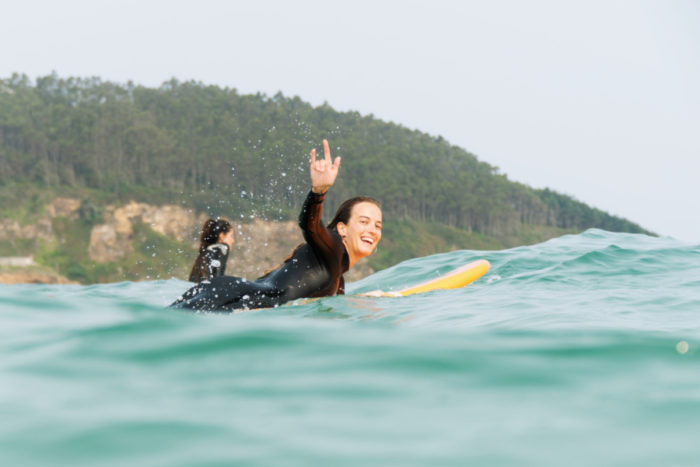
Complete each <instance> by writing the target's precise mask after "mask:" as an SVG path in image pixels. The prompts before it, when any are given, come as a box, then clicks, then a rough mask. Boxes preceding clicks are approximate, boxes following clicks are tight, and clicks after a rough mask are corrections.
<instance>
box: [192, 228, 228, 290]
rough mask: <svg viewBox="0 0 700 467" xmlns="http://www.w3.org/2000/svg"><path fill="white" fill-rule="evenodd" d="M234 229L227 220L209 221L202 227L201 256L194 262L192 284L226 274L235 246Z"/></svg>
mask: <svg viewBox="0 0 700 467" xmlns="http://www.w3.org/2000/svg"><path fill="white" fill-rule="evenodd" d="M234 243H236V240H235V238H234V237H233V227H232V226H231V223H230V222H229V221H227V220H225V219H220V218H218V217H217V218H216V219H208V220H207V221H206V222H205V223H204V225H203V226H202V234H201V235H200V236H199V255H198V256H197V259H196V260H195V261H194V266H192V272H190V277H189V280H190V282H202V281H205V280H210V279H212V278H214V277H217V276H223V275H224V273H225V272H226V262H227V261H228V254H229V251H230V250H231V248H232V247H233V244H234Z"/></svg>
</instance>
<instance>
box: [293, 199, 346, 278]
mask: <svg viewBox="0 0 700 467" xmlns="http://www.w3.org/2000/svg"><path fill="white" fill-rule="evenodd" d="M324 198H325V194H318V193H314V192H313V191H309V194H308V195H307V196H306V200H305V201H304V206H303V207H302V208H301V213H300V214H299V227H300V228H301V233H302V234H303V235H304V240H306V243H308V244H309V245H311V248H313V250H314V252H315V253H316V254H317V255H318V256H319V258H320V259H322V260H323V261H324V262H325V263H326V264H327V265H331V264H334V262H337V258H339V254H340V255H342V251H340V252H339V251H338V245H336V244H335V242H334V241H333V237H332V236H331V232H330V231H329V230H328V229H327V228H326V227H325V226H324V225H323V222H322V220H321V214H322V210H323V199H324Z"/></svg>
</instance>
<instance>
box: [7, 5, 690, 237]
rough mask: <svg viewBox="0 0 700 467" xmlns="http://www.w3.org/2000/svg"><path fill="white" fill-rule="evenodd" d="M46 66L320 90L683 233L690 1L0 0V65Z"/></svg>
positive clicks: (307, 94)
mask: <svg viewBox="0 0 700 467" xmlns="http://www.w3.org/2000/svg"><path fill="white" fill-rule="evenodd" d="M52 71H56V72H57V73H58V74H59V75H60V76H62V77H69V76H76V77H77V76H81V77H88V76H99V77H100V78H102V79H105V80H111V81H117V82H121V83H124V82H126V81H128V80H132V81H134V82H135V83H137V84H143V85H147V86H159V85H160V84H161V83H162V82H164V81H166V80H168V79H170V78H172V77H176V78H177V79H179V80H181V81H184V80H190V79H194V80H198V81H203V82H205V83H207V84H216V85H219V86H228V87H234V88H236V89H238V91H239V92H241V93H254V92H257V91H260V92H264V93H266V94H268V95H273V94H275V93H276V92H277V91H280V90H281V91H282V92H283V93H284V94H285V95H286V96H294V95H298V96H300V97H301V98H302V99H303V100H305V101H307V102H310V103H311V104H313V105H318V104H321V103H322V102H323V101H327V102H328V103H329V104H330V105H331V106H332V107H334V108H335V109H337V110H340V111H347V110H357V111H359V112H360V113H362V114H365V115H366V114H370V113H372V114H374V115H375V116H376V117H378V118H381V119H383V120H387V121H392V122H395V123H400V124H402V125H404V126H406V127H409V128H412V129H414V128H415V129H418V130H421V131H424V132H427V133H430V134H432V135H441V136H443V137H444V138H445V139H447V140H448V141H449V142H451V143H452V144H455V145H458V146H460V147H463V148H465V149H467V150H469V151H470V152H472V153H474V154H475V155H476V156H477V157H479V159H480V160H483V161H485V162H488V163H490V164H492V165H495V166H498V167H499V168H500V169H501V171H502V172H503V173H506V174H507V175H508V178H509V179H511V180H515V181H519V182H522V183H525V184H528V185H530V186H532V187H535V188H542V187H550V188H552V189H554V190H557V191H559V192H562V193H566V194H569V195H571V196H574V197H575V198H577V199H579V200H581V201H583V202H585V203H587V204H589V205H591V206H594V207H597V208H600V209H603V210H605V211H608V212H610V213H612V214H614V215H618V216H622V217H625V218H628V219H629V220H632V221H634V222H637V223H639V224H641V225H642V226H643V227H645V228H647V229H650V230H652V231H655V232H657V233H659V234H662V235H669V236H673V237H676V238H678V239H681V240H684V241H688V242H693V243H700V215H698V209H697V207H696V206H697V204H698V200H700V180H699V178H700V2H698V1H695V0H657V1H649V0H647V1H644V0H628V1H615V0H592V1H563V0H561V1H560V0H553V1H545V0H528V1H518V0H512V1H506V0H503V1H486V0H484V1H478V2H477V1H457V0H454V1H444V0H430V1H428V0H426V1H412V0H402V1H380V0H374V1H371V0H355V1H353V2H347V1H345V2H333V1H331V0H325V1H321V0H295V1H284V0H256V1H253V0H250V1H220V0H199V1H196V2H195V1H191V0H190V1H180V0H167V1H165V0H155V1H148V0H139V1H132V0H123V1H100V0H61V1H50V0H22V1H16V0H13V1H8V0H0V77H2V78H7V77H9V76H10V75H11V74H12V73H13V72H20V73H26V74H27V75H29V77H31V78H32V79H35V78H36V77H38V76H44V75H47V74H49V73H51V72H52ZM331 144H332V141H331ZM348 156H349V155H348ZM348 156H346V157H348Z"/></svg>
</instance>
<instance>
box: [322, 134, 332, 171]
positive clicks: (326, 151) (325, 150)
mask: <svg viewBox="0 0 700 467" xmlns="http://www.w3.org/2000/svg"><path fill="white" fill-rule="evenodd" d="M323 154H324V155H325V156H326V157H325V159H326V162H327V163H328V165H331V148H330V146H329V145H328V140H327V139H324V140H323Z"/></svg>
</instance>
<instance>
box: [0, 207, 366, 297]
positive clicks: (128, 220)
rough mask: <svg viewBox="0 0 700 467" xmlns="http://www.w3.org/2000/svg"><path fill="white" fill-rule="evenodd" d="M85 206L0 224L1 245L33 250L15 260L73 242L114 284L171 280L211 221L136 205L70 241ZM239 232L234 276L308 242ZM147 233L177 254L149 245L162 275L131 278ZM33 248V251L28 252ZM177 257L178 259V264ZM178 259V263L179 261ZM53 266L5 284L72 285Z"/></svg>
mask: <svg viewBox="0 0 700 467" xmlns="http://www.w3.org/2000/svg"><path fill="white" fill-rule="evenodd" d="M84 205H85V200H79V199H74V198H56V199H54V200H53V201H52V202H50V203H49V204H47V205H46V207H45V209H44V213H45V214H43V215H42V216H41V217H40V218H39V219H37V220H36V221H35V222H34V223H31V224H27V225H22V224H20V223H19V222H17V221H13V220H9V219H5V220H3V221H2V222H0V241H2V240H4V241H6V242H9V243H10V244H13V245H14V244H18V245H19V244H20V243H22V242H23V244H24V245H25V248H29V250H32V251H14V252H13V253H12V254H13V256H15V255H16V256H19V255H27V256H29V255H32V254H34V253H35V252H36V251H40V250H42V249H44V250H46V249H50V248H53V249H54V250H53V251H60V249H61V248H62V245H65V244H68V243H71V241H72V242H73V243H77V244H78V248H79V249H81V250H82V253H80V254H81V255H82V256H84V260H83V262H88V263H90V264H92V265H93V266H92V267H95V268H97V267H100V265H110V266H112V267H113V269H114V270H115V271H119V272H118V274H117V276H114V275H113V276H111V277H112V279H111V280H142V279H153V278H159V277H160V278H165V279H167V278H170V277H171V276H174V277H178V278H180V279H186V278H187V273H188V272H189V270H188V268H189V265H191V264H192V263H193V262H194V259H195V258H196V256H197V247H198V237H199V229H200V228H201V226H202V224H203V223H204V221H205V220H206V218H207V217H206V215H204V214H202V213H197V212H193V211H192V210H189V209H185V208H183V207H181V206H177V205H162V206H154V205H149V204H146V203H138V202H135V201H131V202H129V203H127V204H125V205H122V206H115V205H107V206H104V207H102V208H101V209H100V216H99V217H100V221H99V222H98V223H95V224H93V225H91V226H90V228H89V232H88V233H87V235H88V237H89V238H85V240H84V241H81V240H79V239H78V240H77V241H76V239H72V238H66V237H67V236H69V235H71V234H69V233H67V230H66V229H65V227H64V228H63V229H57V228H56V226H57V225H58V226H60V225H64V226H65V224H68V225H71V224H77V223H80V222H82V221H81V218H80V217H81V209H82V208H81V206H84ZM57 220H61V221H62V222H57ZM234 226H235V237H236V243H235V245H234V247H233V249H232V251H231V254H230V255H229V262H228V266H227V274H229V275H236V276H242V277H247V278H255V277H258V276H260V275H261V274H262V273H263V272H264V271H266V270H267V269H269V268H272V267H275V266H277V265H278V264H280V263H281V261H282V260H283V259H284V258H285V257H286V256H287V255H288V254H289V253H291V251H292V250H293V249H294V248H295V247H296V246H297V245H298V244H299V243H301V242H302V241H303V239H302V236H301V232H300V231H299V227H298V226H297V225H296V223H295V222H292V221H288V222H274V221H264V220H261V219H255V220H253V221H252V222H250V223H234ZM144 228H146V229H148V231H150V232H151V234H152V235H155V237H153V236H150V237H148V238H149V239H150V240H148V241H152V240H153V238H157V237H160V238H163V239H164V241H165V240H167V241H168V242H170V243H168V244H169V245H176V248H174V249H173V248H168V249H167V251H156V250H157V249H158V248H157V247H156V246H154V245H145V248H153V253H152V255H153V256H156V255H157V254H160V256H161V257H163V258H164V259H163V260H161V262H160V263H159V264H161V265H162V271H161V272H158V271H155V272H154V273H152V274H148V275H138V274H130V273H129V271H133V266H134V264H130V263H134V262H140V260H138V259H136V258H137V255H136V253H138V252H137V251H136V250H139V249H141V250H142V249H143V248H144V244H143V242H144V240H143V235H140V236H139V235H137V232H139V229H141V231H142V230H143V229H144ZM141 233H143V232H141ZM20 240H22V242H20ZM28 242H29V243H28ZM139 242H141V243H139ZM28 244H29V245H33V246H30V247H26V245H28ZM47 245H49V246H50V247H49V246H47ZM135 252H136V253H135ZM173 255H177V258H174V257H173ZM49 256H50V255H49ZM40 258H41V255H40ZM169 259H170V260H173V261H170V263H175V262H178V263H179V264H181V266H180V267H173V266H172V265H168V264H169V262H168V260H169ZM175 259H177V261H174V260H175ZM76 261H77V260H76ZM39 262H41V260H39ZM46 262H50V261H48V260H47V261H46ZM46 266H49V268H47V267H46ZM50 266H51V264H45V265H44V268H43V269H41V270H38V269H37V268H36V267H35V265H31V266H27V267H24V268H23V267H21V266H13V267H12V268H9V269H8V268H7V267H5V268H4V269H2V270H0V273H1V274H0V282H4V283H17V282H44V283H69V282H70V281H69V280H68V279H66V278H65V277H63V276H62V275H61V274H57V273H56V272H55V271H52V270H51V269H50ZM372 272H373V270H372V269H371V268H369V266H368V265H367V264H366V262H365V261H361V262H360V263H358V264H357V265H356V266H355V267H354V268H353V270H352V271H350V272H349V273H348V274H346V280H347V281H348V282H352V281H354V280H358V279H360V278H362V277H364V276H366V275H368V274H370V273H372Z"/></svg>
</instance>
